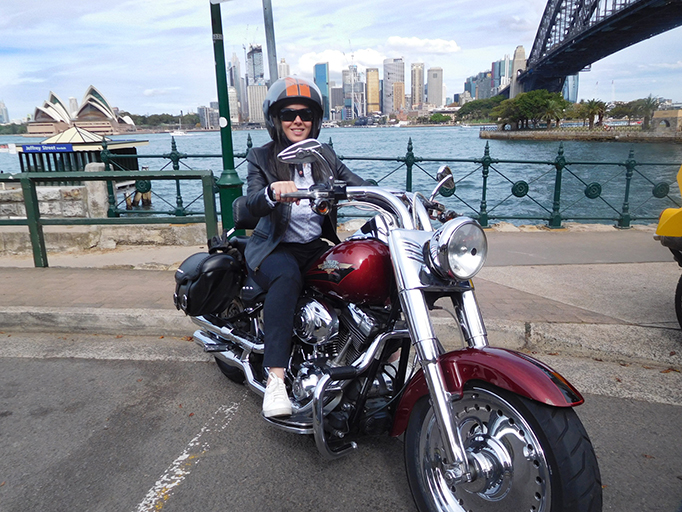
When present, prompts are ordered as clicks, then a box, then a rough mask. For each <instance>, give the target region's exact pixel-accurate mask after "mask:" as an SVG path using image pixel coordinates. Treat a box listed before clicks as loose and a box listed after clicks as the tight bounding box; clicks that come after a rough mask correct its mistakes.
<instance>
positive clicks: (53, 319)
mask: <svg viewBox="0 0 682 512" xmlns="http://www.w3.org/2000/svg"><path fill="white" fill-rule="evenodd" d="M0 325H1V326H2V328H3V329H4V330H7V331H12V330H20V331H22V332H88V333H92V334H95V333H96V334H128V335H149V336H157V335H158V336H187V335H191V334H192V333H193V332H194V331H195V330H196V325H195V324H194V323H193V322H192V320H190V318H189V317H187V316H184V315H183V314H182V313H180V312H179V311H174V310H167V309H120V308H117V309H114V308H55V307H44V308H39V307H34V306H30V307H20V306H12V307H6V308H1V309H0Z"/></svg>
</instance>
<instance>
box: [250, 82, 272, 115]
mask: <svg viewBox="0 0 682 512" xmlns="http://www.w3.org/2000/svg"><path fill="white" fill-rule="evenodd" d="M246 92H247V96H248V99H249V123H261V124H262V123H265V115H264V114H263V102H264V101H265V96H266V95H267V93H268V86H267V85H265V84H256V85H249V86H248V87H247V88H246Z"/></svg>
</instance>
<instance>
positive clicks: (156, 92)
mask: <svg viewBox="0 0 682 512" xmlns="http://www.w3.org/2000/svg"><path fill="white" fill-rule="evenodd" d="M177 89H179V87H169V88H167V89H145V90H144V92H143V93H142V94H143V95H144V96H167V95H169V94H171V92H172V91H175V90H177Z"/></svg>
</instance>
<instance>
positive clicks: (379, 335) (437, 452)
mask: <svg viewBox="0 0 682 512" xmlns="http://www.w3.org/2000/svg"><path fill="white" fill-rule="evenodd" d="M319 149H320V144H319V142H317V141H316V140H313V139H310V140H306V141H302V142H299V143H297V144H294V145H292V146H290V147H289V148H287V149H286V150H284V151H282V153H280V154H279V155H278V158H279V159H280V160H281V161H283V162H287V163H296V164H302V163H311V162H318V163H319V164H320V165H322V166H323V167H324V166H326V165H328V164H327V162H326V161H325V159H324V157H322V155H321V154H320V152H319ZM326 168H327V169H328V167H326ZM330 174H331V173H330ZM437 178H438V185H437V186H436V188H435V190H434V191H433V193H432V194H431V195H430V197H428V198H427V197H426V196H424V195H423V194H420V193H404V192H396V191H391V190H388V189H385V188H380V187H377V186H356V187H350V186H348V187H347V186H346V185H345V184H344V183H340V182H334V183H332V184H331V185H330V186H313V187H311V189H310V190H299V191H298V192H296V193H293V194H290V196H291V197H295V198H297V199H300V200H308V201H309V202H310V205H311V207H312V208H313V209H314V210H315V211H316V212H318V213H319V214H328V213H329V212H330V211H332V209H335V208H336V209H339V208H342V207H355V208H361V209H366V210H370V211H372V212H373V213H374V214H375V216H374V217H373V218H372V219H371V220H370V221H368V222H367V223H366V224H365V225H364V226H363V227H362V228H361V229H360V230H358V232H357V233H355V234H354V235H352V236H350V237H349V238H347V239H346V240H345V241H343V242H341V243H340V244H338V245H336V246H333V247H331V248H330V249H329V250H328V251H327V252H326V253H325V254H324V255H323V256H322V257H320V259H319V260H318V261H317V262H316V263H315V264H313V266H312V267H311V268H310V269H309V270H308V271H307V273H306V275H305V285H304V290H303V292H302V294H301V296H300V298H299V301H298V304H297V307H296V317H295V322H294V332H293V333H292V338H293V343H292V351H291V356H290V359H289V365H288V368H287V370H286V378H285V380H286V385H287V389H288V391H289V395H290V397H291V399H292V403H293V414H292V415H291V416H290V417H286V418H264V419H265V420H266V421H268V422H269V423H270V424H272V425H273V426H275V427H277V428H280V429H283V430H285V431H288V432H292V433H296V434H312V435H313V436H314V439H315V443H316V446H317V448H318V450H319V452H320V453H321V454H322V456H323V457H326V458H328V459H335V458H338V457H342V456H345V455H347V454H349V453H351V452H352V451H353V450H354V449H355V448H356V447H357V442H358V440H359V439H360V438H361V437H362V436H363V435H378V434H388V435H390V436H394V437H398V436H402V437H403V439H404V452H405V463H406V470H407V477H408V481H409V485H410V489H411V491H412V495H413V497H414V501H415V503H416V505H417V507H418V509H419V510H420V511H422V512H424V511H445V510H447V511H460V512H464V511H491V512H492V511H502V510H504V511H521V510H524V511H526V510H527V511H545V512H546V511H551V512H597V511H601V505H602V496H601V491H602V488H601V483H600V474H599V468H598V465H597V459H596V456H595V453H594V450H593V447H592V444H591V442H590V440H589V437H588V435H587V433H586V431H585V428H584V427H583V425H582V423H581V422H580V420H579V418H578V416H577V415H576V413H575V411H574V409H573V408H574V407H575V406H577V405H579V404H581V403H583V401H584V400H583V397H582V396H581V395H580V393H579V392H578V391H577V390H576V389H575V388H574V387H573V386H572V385H571V384H569V382H568V381H567V380H566V379H565V378H563V377H562V376H561V375H559V374H558V373H557V372H555V371H554V370H552V369H551V368H549V367H548V366H547V365H545V364H544V363H542V362H540V361H538V360H536V359H534V358H532V357H530V356H528V355H526V354H522V353H518V352H514V351H510V350H505V349H501V348H494V347H491V346H489V344H488V339H487V334H486V329H485V326H484V322H483V318H482V316H481V312H480V310H479V307H478V303H477V301H476V296H475V293H474V286H473V283H472V281H471V279H472V278H473V277H474V276H475V275H476V273H477V272H478V271H479V270H480V269H481V267H482V266H483V264H484V262H485V259H486V254H487V241H486V236H485V233H484V231H483V229H482V228H481V226H480V225H479V224H478V223H477V222H476V221H475V220H473V219H471V218H468V217H465V216H460V215H457V214H456V213H454V212H452V211H448V210H446V208H445V207H444V206H443V205H442V204H441V203H439V202H438V201H436V195H437V193H438V192H439V191H441V192H442V193H447V192H448V189H449V191H450V192H452V191H453V189H454V180H453V177H452V174H451V172H450V170H449V169H448V168H447V167H445V166H444V167H442V168H441V169H440V170H439V173H438V176H437ZM233 210H234V219H235V227H236V228H253V227H254V226H255V224H254V221H255V220H257V219H253V218H249V215H248V213H245V211H244V201H243V198H242V199H241V200H237V201H235V204H234V205H233ZM432 221H434V222H440V223H441V224H442V226H441V227H439V228H438V229H434V228H433V226H432ZM230 234H231V233H226V234H225V235H224V236H223V238H222V240H220V241H218V242H217V243H215V241H214V243H213V245H212V247H211V250H210V251H209V254H206V253H201V254H198V255H193V256H191V257H190V258H188V260H187V261H186V262H185V263H183V264H182V265H181V267H180V268H179V270H178V274H176V294H175V301H176V305H177V306H178V308H179V309H183V310H185V312H186V313H188V314H189V315H190V316H191V317H192V320H193V321H194V322H195V323H196V324H197V325H198V326H199V329H198V330H197V331H196V332H195V333H194V339H195V340H196V341H197V343H199V344H200V345H201V346H202V347H203V349H204V350H205V351H207V352H211V353H213V355H214V356H215V361H216V363H217V365H218V368H219V369H220V370H221V371H222V372H223V373H224V374H225V375H226V376H227V377H228V378H229V379H231V380H233V381H236V382H238V383H246V385H247V386H248V387H249V388H250V389H251V390H253V391H254V392H255V393H257V394H259V395H261V396H262V395H263V394H264V391H265V385H266V379H267V373H266V372H264V370H263V368H262V358H263V350H264V343H263V322H262V308H263V298H264V293H263V292H262V290H260V289H259V287H258V285H257V284H256V283H255V282H254V281H253V280H252V279H251V278H250V277H249V276H248V273H247V271H246V265H245V263H244V261H243V252H244V247H245V245H246V243H247V241H248V237H244V236H234V237H230ZM210 252H213V254H210ZM438 299H445V301H446V302H449V303H450V304H451V305H452V309H453V310H454V311H453V312H452V313H451V314H452V315H453V317H454V319H455V321H456V324H457V325H458V328H459V330H460V332H461V337H462V339H463V340H464V344H465V345H466V346H465V347H464V348H461V349H459V350H454V351H451V352H446V351H445V350H444V348H443V346H442V344H441V342H440V341H439V339H438V337H437V336H436V333H435V332H434V327H433V325H432V322H431V319H430V317H429V311H430V310H433V309H437V308H440V307H441V306H440V303H439V304H436V302H437V301H438ZM441 303H442V301H441Z"/></svg>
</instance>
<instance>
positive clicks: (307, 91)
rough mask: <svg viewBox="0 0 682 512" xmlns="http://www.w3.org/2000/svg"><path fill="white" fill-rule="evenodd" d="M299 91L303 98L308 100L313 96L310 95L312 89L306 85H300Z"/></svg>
mask: <svg viewBox="0 0 682 512" xmlns="http://www.w3.org/2000/svg"><path fill="white" fill-rule="evenodd" d="M298 89H299V91H300V92H301V96H305V97H306V98H311V97H312V94H310V87H308V85H306V84H298Z"/></svg>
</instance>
